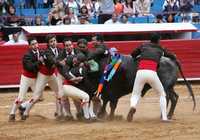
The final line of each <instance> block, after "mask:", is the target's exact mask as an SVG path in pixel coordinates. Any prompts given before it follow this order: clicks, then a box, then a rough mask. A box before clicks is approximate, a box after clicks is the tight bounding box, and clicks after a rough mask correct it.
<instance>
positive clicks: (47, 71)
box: [39, 65, 56, 76]
mask: <svg viewBox="0 0 200 140" xmlns="http://www.w3.org/2000/svg"><path fill="white" fill-rule="evenodd" d="M55 69H56V68H51V69H48V68H47V67H46V66H45V65H40V69H39V72H41V73H42V74H44V75H49V76H50V75H52V74H53V73H54V72H55Z"/></svg>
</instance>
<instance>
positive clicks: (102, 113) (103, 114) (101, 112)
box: [98, 100, 108, 118]
mask: <svg viewBox="0 0 200 140" xmlns="http://www.w3.org/2000/svg"><path fill="white" fill-rule="evenodd" d="M107 103H108V100H103V105H102V107H101V109H100V111H99V113H98V117H99V118H105V116H106V115H107V112H106V106H107Z"/></svg>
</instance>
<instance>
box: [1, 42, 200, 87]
mask: <svg viewBox="0 0 200 140" xmlns="http://www.w3.org/2000/svg"><path fill="white" fill-rule="evenodd" d="M143 42H144V41H113V42H106V44H107V45H108V47H116V48H118V49H119V51H120V52H121V53H123V54H129V53H130V52H131V51H132V50H133V49H134V48H135V47H137V46H139V45H140V44H142V43H143ZM161 44H162V45H163V46H165V47H166V48H168V49H169V50H171V51H173V52H174V53H176V55H177V57H178V59H179V61H180V62H181V64H182V68H183V72H184V74H185V76H186V77H187V78H188V79H189V80H199V79H200V49H199V47H200V40H163V41H162V42H161ZM59 46H60V47H62V44H61V43H59ZM40 47H41V48H45V47H46V44H40ZM89 47H90V48H92V45H91V43H89ZM26 51H27V46H24V45H19V46H0V87H1V88H4V87H18V85H19V81H20V74H21V72H22V69H21V67H22V65H21V59H22V56H23V54H24V53H25V52H26Z"/></svg>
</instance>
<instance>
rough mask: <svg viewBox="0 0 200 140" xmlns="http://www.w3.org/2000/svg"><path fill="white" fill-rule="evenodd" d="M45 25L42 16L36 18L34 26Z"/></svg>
mask: <svg viewBox="0 0 200 140" xmlns="http://www.w3.org/2000/svg"><path fill="white" fill-rule="evenodd" d="M41 25H45V23H44V21H43V20H42V17H41V16H35V20H34V26H41Z"/></svg>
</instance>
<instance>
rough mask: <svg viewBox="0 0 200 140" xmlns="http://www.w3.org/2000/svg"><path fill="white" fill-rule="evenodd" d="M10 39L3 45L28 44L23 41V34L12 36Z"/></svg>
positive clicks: (17, 33)
mask: <svg viewBox="0 0 200 140" xmlns="http://www.w3.org/2000/svg"><path fill="white" fill-rule="evenodd" d="M9 38H10V39H9V41H8V42H6V43H4V44H3V45H16V44H28V42H27V41H26V40H24V39H22V35H21V32H16V33H13V34H11V35H10V37H9Z"/></svg>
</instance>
